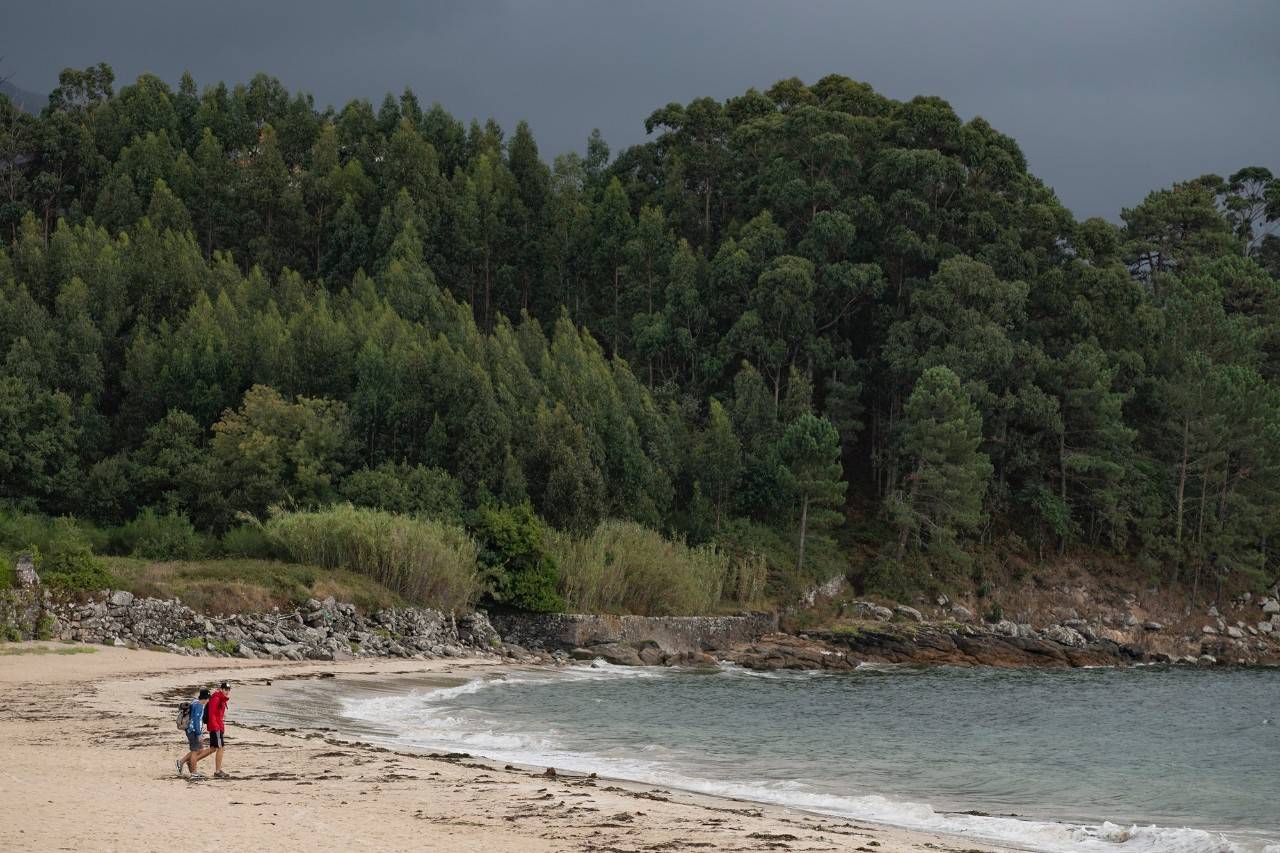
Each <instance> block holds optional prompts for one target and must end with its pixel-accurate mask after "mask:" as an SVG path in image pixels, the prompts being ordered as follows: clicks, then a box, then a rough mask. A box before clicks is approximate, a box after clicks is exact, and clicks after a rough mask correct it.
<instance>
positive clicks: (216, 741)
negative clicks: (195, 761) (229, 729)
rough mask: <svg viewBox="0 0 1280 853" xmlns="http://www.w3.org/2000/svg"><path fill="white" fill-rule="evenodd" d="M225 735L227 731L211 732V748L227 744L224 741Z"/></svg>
mask: <svg viewBox="0 0 1280 853" xmlns="http://www.w3.org/2000/svg"><path fill="white" fill-rule="evenodd" d="M225 737H226V732H214V731H211V732H209V746H210V747H211V748H217V747H223V746H226V743H225V742H224V739H225Z"/></svg>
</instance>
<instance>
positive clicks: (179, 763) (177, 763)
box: [174, 759, 182, 776]
mask: <svg viewBox="0 0 1280 853" xmlns="http://www.w3.org/2000/svg"><path fill="white" fill-rule="evenodd" d="M174 767H175V769H177V771H178V775H179V776H181V775H182V759H178V760H177V761H175V762H174Z"/></svg>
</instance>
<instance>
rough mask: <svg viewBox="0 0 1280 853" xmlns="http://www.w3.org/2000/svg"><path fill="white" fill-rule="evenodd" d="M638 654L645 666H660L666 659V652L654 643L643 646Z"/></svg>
mask: <svg viewBox="0 0 1280 853" xmlns="http://www.w3.org/2000/svg"><path fill="white" fill-rule="evenodd" d="M639 654H640V660H641V662H642V663H644V665H645V666H662V664H664V663H666V660H667V653H666V652H664V651H663V650H662V649H661V648H659V647H658V646H656V645H653V646H645V647H644V648H643V649H641V650H640V652H639Z"/></svg>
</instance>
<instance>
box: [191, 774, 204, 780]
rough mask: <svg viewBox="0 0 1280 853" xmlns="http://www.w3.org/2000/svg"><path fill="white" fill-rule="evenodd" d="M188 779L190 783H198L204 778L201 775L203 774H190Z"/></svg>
mask: <svg viewBox="0 0 1280 853" xmlns="http://www.w3.org/2000/svg"><path fill="white" fill-rule="evenodd" d="M189 778H190V779H191V781H192V782H199V781H200V780H201V779H203V778H204V774H203V773H192V774H191V776H190V777H189Z"/></svg>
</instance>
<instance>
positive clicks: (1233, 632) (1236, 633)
mask: <svg viewBox="0 0 1280 853" xmlns="http://www.w3.org/2000/svg"><path fill="white" fill-rule="evenodd" d="M1227 636H1228V637H1230V638H1231V639H1233V640H1242V639H1244V631H1241V630H1240V629H1239V628H1237V627H1236V626H1235V625H1232V626H1231V627H1230V628H1228V629H1227Z"/></svg>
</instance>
